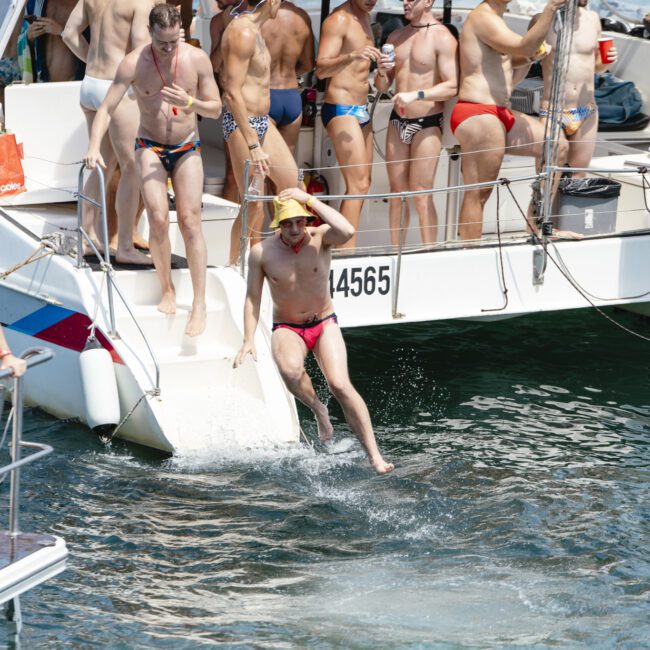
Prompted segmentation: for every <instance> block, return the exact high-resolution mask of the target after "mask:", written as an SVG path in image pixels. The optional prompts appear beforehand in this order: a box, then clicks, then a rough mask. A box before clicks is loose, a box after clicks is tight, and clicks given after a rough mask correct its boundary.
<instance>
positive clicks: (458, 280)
mask: <svg viewBox="0 0 650 650" xmlns="http://www.w3.org/2000/svg"><path fill="white" fill-rule="evenodd" d="M510 20H511V21H512V24H513V26H515V27H516V28H518V29H525V27H526V25H527V21H528V18H517V17H512V18H510ZM614 38H615V41H616V43H615V44H616V47H617V49H618V51H619V63H618V64H617V68H616V70H615V72H616V73H617V74H618V75H619V76H622V77H625V78H630V79H632V80H634V81H635V82H636V83H637V85H638V86H639V87H640V89H641V90H642V92H643V93H644V97H645V101H646V112H648V111H649V110H650V104H648V102H649V101H650V92H648V90H650V89H649V88H648V83H647V74H645V73H644V71H643V61H644V60H646V59H648V58H650V41H643V40H640V39H632V38H630V37H626V36H620V35H615V36H614ZM5 104H6V105H5V116H6V128H7V129H9V130H11V131H12V132H13V133H15V134H16V137H17V139H18V141H19V142H21V143H22V145H23V147H24V152H25V158H24V161H23V166H24V170H25V176H26V186H27V191H26V192H24V193H22V194H19V195H16V196H12V197H4V198H0V241H1V242H2V246H1V247H0V322H2V324H3V325H4V326H5V327H6V328H7V336H8V339H9V341H10V343H11V345H12V347H15V348H16V349H22V348H25V347H28V346H31V345H33V344H34V343H35V342H47V344H48V345H50V346H52V347H53V348H54V349H55V351H56V360H55V361H54V362H53V363H51V364H49V366H48V367H43V368H39V369H38V370H36V371H35V372H33V373H31V376H30V380H29V381H28V382H27V385H26V398H27V400H28V401H30V402H32V403H35V404H38V405H39V406H41V407H42V408H43V409H45V410H46V411H48V412H50V413H53V414H55V415H57V416H59V417H75V418H78V419H79V420H81V421H83V422H86V421H87V410H88V404H87V403H85V401H84V399H83V396H82V384H81V376H80V371H79V355H80V353H81V351H82V350H83V348H84V345H85V343H86V339H87V338H88V332H89V327H90V325H91V324H92V322H93V321H94V322H96V326H97V336H98V339H99V340H100V342H101V343H102V345H103V347H104V348H105V349H106V350H108V351H109V352H110V354H111V355H112V359H113V369H114V373H115V376H116V378H117V388H118V394H119V405H120V417H119V420H120V421H119V422H117V423H113V424H114V425H115V426H114V427H113V428H112V432H111V433H116V435H117V436H118V437H120V438H123V439H126V440H130V441H133V442H136V443H139V444H143V445H147V446H149V447H153V448H156V449H160V450H162V451H165V452H175V451H182V450H186V449H200V448H202V447H204V446H205V445H207V444H209V443H210V442H212V441H214V442H222V441H223V440H228V439H229V438H230V437H231V438H232V439H236V440H237V441H239V442H240V443H241V442H242V441H243V442H245V443H250V444H257V443H259V442H261V441H272V442H276V443H285V442H295V441H297V440H298V437H299V433H300V426H299V422H298V417H297V413H296V407H295V403H294V400H293V398H292V397H291V396H290V395H289V393H288V392H287V391H286V388H285V387H284V385H283V384H282V381H281V379H280V377H279V374H278V372H277V370H276V368H275V365H274V364H273V361H272V358H271V352H270V310H269V301H268V300H267V301H266V309H265V310H263V311H264V313H263V315H262V316H263V317H262V323H261V325H262V326H261V327H260V328H258V333H257V339H256V347H257V351H258V362H257V363H253V362H252V361H247V362H246V363H245V364H244V366H243V367H242V368H240V369H238V370H237V371H236V372H235V371H233V370H232V360H233V358H234V356H235V354H236V351H237V349H238V348H239V346H240V344H241V340H242V334H243V301H244V295H245V282H244V280H243V278H242V276H241V275H240V273H239V270H238V269H233V268H230V267H228V266H227V259H228V247H229V240H230V229H231V225H232V222H233V220H234V218H235V216H236V213H237V209H238V206H236V205H234V204H231V203H228V202H227V201H224V200H223V199H221V198H220V197H219V196H215V194H219V193H220V190H221V189H222V186H223V180H224V179H223V177H224V175H225V173H224V170H225V167H224V154H223V142H222V140H221V134H220V128H219V125H218V124H217V123H216V122H214V121H212V120H202V121H201V123H200V132H201V140H202V155H203V159H204V167H205V176H206V178H205V189H206V191H209V192H210V193H206V194H204V198H203V229H204V234H205V236H206V240H207V246H208V263H209V265H210V267H209V268H208V278H207V280H208V281H207V302H208V326H207V329H206V332H205V333H204V334H203V335H201V336H200V337H197V338H195V339H190V338H188V337H186V336H185V334H184V328H185V321H186V317H187V313H188V309H189V305H190V303H191V286H190V278H189V272H188V270H187V269H185V268H180V267H179V268H176V269H175V270H173V276H174V283H175V285H176V288H177V297H178V302H179V310H178V313H177V314H176V315H175V316H166V315H163V314H161V313H159V312H158V311H157V309H156V305H157V303H158V300H159V286H158V280H157V278H156V275H155V272H154V271H153V270H151V269H142V268H137V269H136V268H131V269H128V268H120V267H119V266H116V267H115V268H114V269H110V268H108V267H104V270H101V267H99V266H95V267H91V266H88V265H86V264H81V265H79V264H78V261H77V259H76V256H75V251H76V232H75V231H76V228H77V217H76V209H77V206H76V192H77V177H78V171H79V161H80V160H81V159H82V158H83V155H84V153H85V151H86V148H87V135H86V127H85V121H84V119H83V116H82V113H81V110H80V108H79V84H78V83H75V82H69V83H58V84H31V85H14V86H10V87H8V88H7V89H6V102H5ZM44 107H47V118H46V119H44V118H43V108H44ZM390 108H391V103H390V102H387V101H380V102H379V103H378V104H377V107H376V111H375V118H374V119H375V122H374V123H375V129H376V131H377V133H376V136H377V139H378V141H382V140H383V138H384V133H383V128H384V127H383V125H385V124H386V123H387V120H388V113H389V111H390ZM450 108H451V107H448V110H447V114H448V113H449V109H450ZM446 133H447V134H448V133H449V129H446ZM613 135H616V136H618V135H619V134H601V136H602V143H601V146H600V148H599V152H600V153H599V157H598V158H595V159H594V160H593V162H592V166H593V167H594V168H595V169H603V170H610V171H603V172H602V175H605V176H609V177H613V178H616V179H617V180H619V181H620V182H621V183H622V192H621V196H620V198H619V201H618V207H617V211H616V214H615V215H609V216H607V215H600V216H599V217H598V218H605V219H609V221H610V223H611V228H609V229H608V230H610V231H611V232H608V233H606V234H599V235H594V236H586V237H585V238H584V239H582V240H580V241H556V242H554V241H545V242H544V245H541V244H540V243H537V242H532V241H531V240H530V238H529V236H527V235H526V233H525V222H524V219H523V217H522V214H521V213H520V210H519V207H521V208H522V209H523V210H524V211H525V209H526V206H527V204H528V200H529V197H530V182H531V179H532V178H533V177H534V176H535V171H534V165H533V161H532V160H531V159H526V158H515V157H510V156H506V160H505V162H504V166H503V169H502V175H503V176H506V177H508V178H509V179H510V181H511V182H510V185H509V186H508V188H509V189H510V190H512V193H511V192H510V191H508V188H506V187H505V186H502V187H501V188H500V191H499V193H498V196H497V193H496V192H494V193H493V196H492V198H491V200H490V202H489V203H488V205H487V207H486V218H485V222H484V228H483V238H482V240H481V241H480V242H474V243H472V244H471V245H470V246H468V245H467V244H464V243H463V242H460V241H457V239H456V232H455V230H456V220H457V210H458V203H459V201H458V200H456V201H454V200H453V197H454V196H457V193H456V192H452V193H450V194H449V195H448V196H450V197H452V199H450V200H447V199H445V197H444V196H443V195H442V194H441V195H436V205H437V208H438V214H439V216H440V218H441V220H442V218H443V215H445V218H446V221H445V222H444V223H442V224H441V227H440V236H439V238H438V242H437V244H435V245H430V246H428V247H423V246H421V245H420V244H418V242H419V232H418V228H417V225H416V224H413V223H412V225H411V227H410V228H409V229H408V231H407V232H406V233H405V235H404V242H403V245H401V246H399V247H395V246H391V245H390V233H389V230H388V226H387V224H388V216H387V206H388V204H387V200H386V188H387V186H388V183H387V179H386V174H385V169H384V165H383V161H382V160H381V158H380V157H377V159H376V161H375V165H376V166H375V173H374V175H373V184H372V187H371V190H370V192H371V195H375V196H374V198H373V197H372V196H371V198H369V199H368V200H367V201H366V203H365V208H364V213H363V215H362V221H361V226H360V231H359V236H358V247H357V249H356V250H354V251H349V250H344V251H336V254H335V257H334V260H333V264H332V273H331V292H332V296H333V298H334V303H335V308H336V311H337V313H338V315H339V322H340V323H341V325H342V326H343V327H367V326H375V325H400V324H403V323H410V322H435V321H439V320H450V319H472V320H494V319H500V318H508V317H514V316H521V315H524V314H529V313H536V312H539V311H557V310H564V309H576V308H585V307H590V306H591V305H632V306H635V307H636V308H638V309H645V308H646V305H647V303H648V302H649V295H648V291H647V287H646V284H647V283H646V278H647V277H649V276H650V274H649V271H650V213H648V211H647V209H646V206H647V204H648V203H650V191H649V190H648V189H647V185H645V186H644V180H643V179H644V175H643V174H642V173H640V172H639V171H638V167H639V166H641V167H643V166H645V165H650V158H649V157H648V155H647V153H646V152H645V151H642V150H641V149H640V148H639V147H640V143H646V145H647V142H650V132H649V131H648V129H646V130H645V131H641V132H632V133H625V134H621V137H620V138H619V140H624V141H625V144H621V143H620V142H615V141H614V140H613V137H612V136H613ZM444 146H445V148H446V152H445V153H443V155H442V157H441V160H440V164H439V169H438V173H437V179H436V183H435V187H437V188H446V187H448V186H455V185H458V184H459V180H457V178H459V170H458V169H457V167H455V165H457V163H454V162H453V157H454V156H456V154H457V153H458V151H457V149H456V148H455V146H456V143H455V142H454V141H453V139H451V138H450V137H449V136H448V135H446V136H445V142H444ZM612 153H618V154H619V155H610V154H612ZM297 159H298V163H299V165H300V166H301V167H304V168H309V167H315V168H323V170H322V173H323V175H324V176H325V177H326V178H327V180H328V181H329V185H330V191H331V192H332V193H333V194H334V193H336V194H341V193H342V183H341V179H340V175H339V173H338V170H337V169H336V161H335V160H334V156H333V147H332V146H331V142H330V141H329V139H328V137H327V135H326V133H325V132H324V130H323V128H322V124H321V122H320V120H317V123H316V126H315V127H310V128H309V127H305V128H303V129H302V132H301V136H300V141H299V145H298V151H297ZM628 172H629V173H628ZM517 179H523V180H519V181H518V180H517ZM457 198H458V197H457ZM592 216H593V215H592ZM171 217H172V218H171V221H172V223H171V239H172V246H173V253H174V254H175V255H177V256H179V257H180V258H181V262H182V258H183V256H184V250H183V243H182V238H181V237H180V232H179V229H178V226H177V224H176V222H175V215H174V214H173V213H172V215H171ZM497 217H498V219H497ZM585 219H587V220H588V215H586V214H585ZM413 221H415V219H412V222H413ZM144 234H145V235H146V233H144ZM181 266H182V264H181ZM105 271H109V272H110V274H111V278H112V282H113V284H114V286H115V289H116V294H115V297H114V301H113V302H114V321H115V322H114V326H113V323H112V319H111V304H110V301H109V299H108V294H107V286H108V284H109V282H108V281H107V279H106V273H105ZM244 272H245V269H244ZM94 399H96V400H101V399H102V395H101V391H100V394H98V395H96V396H95V398H94Z"/></svg>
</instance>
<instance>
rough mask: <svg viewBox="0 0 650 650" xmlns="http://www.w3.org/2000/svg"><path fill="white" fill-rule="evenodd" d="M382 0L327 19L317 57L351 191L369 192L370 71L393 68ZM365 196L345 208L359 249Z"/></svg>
mask: <svg viewBox="0 0 650 650" xmlns="http://www.w3.org/2000/svg"><path fill="white" fill-rule="evenodd" d="M376 3H377V0H348V1H347V2H346V3H344V4H342V5H341V6H340V7H338V8H337V9H335V10H334V11H333V12H332V13H331V14H330V15H329V16H328V17H327V18H326V19H325V22H324V23H323V26H322V29H321V40H320V45H319V48H318V58H317V60H316V76H317V77H318V78H319V79H327V80H328V83H327V90H326V92H325V103H324V104H323V106H322V108H321V119H322V120H323V126H324V127H325V128H326V129H327V133H328V135H329V137H330V139H331V140H332V144H333V145H334V151H335V152H336V159H337V161H338V163H339V165H341V173H342V174H343V179H344V180H345V193H346V194H367V193H368V190H369V189H370V178H371V168H372V166H371V163H372V124H371V123H370V115H369V114H368V108H367V102H368V73H369V71H370V64H371V63H372V62H373V61H376V62H377V64H378V69H379V71H380V72H382V73H383V72H385V71H386V70H388V69H389V68H390V67H391V66H392V61H391V60H390V59H389V57H387V56H385V55H382V53H381V52H380V51H379V50H378V49H377V48H376V47H375V41H374V38H373V34H372V29H371V28H370V12H371V11H372V9H373V7H374V6H375V4H376ZM362 207H363V201H362V200H345V201H343V203H342V204H341V212H342V213H343V215H344V216H345V218H346V219H347V220H348V221H349V222H350V223H351V224H352V226H353V228H354V230H355V235H353V236H352V237H351V238H350V239H349V241H348V242H347V243H346V244H345V246H346V247H350V248H352V247H354V245H355V244H356V230H357V229H358V227H359V218H360V217H361V209H362Z"/></svg>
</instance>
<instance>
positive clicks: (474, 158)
mask: <svg viewBox="0 0 650 650" xmlns="http://www.w3.org/2000/svg"><path fill="white" fill-rule="evenodd" d="M509 1H510V0H484V1H483V2H482V3H481V4H480V5H479V6H478V7H476V9H473V10H472V11H471V12H470V13H469V16H468V17H467V20H466V21H465V24H464V26H463V30H462V32H461V35H460V71H461V74H460V92H459V100H458V103H457V104H456V106H455V107H454V111H453V113H452V115H451V130H452V132H453V133H455V135H456V137H457V138H458V142H459V143H460V148H461V153H462V166H461V169H462V172H463V180H464V182H465V183H480V182H487V181H494V180H496V178H497V177H498V175H499V169H500V168H501V161H502V160H503V156H504V154H505V147H508V153H510V154H516V155H521V156H536V157H537V156H539V155H540V154H541V150H542V146H543V145H542V141H543V139H544V126H543V125H542V124H541V123H540V121H539V120H538V119H536V118H534V117H530V116H529V115H525V114H523V113H519V112H517V111H510V110H509V109H508V108H507V104H508V101H509V100H510V95H511V93H512V88H513V59H515V60H519V61H521V60H522V59H523V60H524V61H525V60H526V58H532V57H534V56H535V54H536V52H537V50H538V48H539V47H540V46H541V44H542V43H543V41H544V38H545V37H546V34H547V33H548V30H549V28H550V26H551V22H552V20H553V16H554V15H555V11H556V9H558V8H559V7H561V6H563V5H564V4H565V2H566V0H548V3H547V4H546V7H545V8H544V11H543V12H542V13H541V14H540V17H539V20H538V21H537V23H536V24H535V25H533V27H532V28H531V29H530V30H529V31H528V32H527V33H526V34H525V35H524V36H519V35H518V34H516V33H515V32H513V31H511V30H510V29H509V28H508V26H507V25H506V23H505V21H504V20H503V17H502V16H503V14H504V12H505V10H506V7H507V5H508V2H509ZM474 152H475V153H474ZM566 154H567V143H566V142H560V143H559V157H558V158H559V164H563V163H564V160H566ZM491 193H492V187H488V188H485V189H474V190H465V193H464V197H463V204H462V207H461V211H460V219H459V225H460V228H459V232H460V237H461V239H480V238H481V233H482V226H483V207H484V206H485V203H486V202H487V200H488V198H489V197H490V194H491ZM529 228H531V229H534V228H535V226H534V224H533V223H530V222H529Z"/></svg>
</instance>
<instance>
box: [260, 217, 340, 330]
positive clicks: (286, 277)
mask: <svg viewBox="0 0 650 650" xmlns="http://www.w3.org/2000/svg"><path fill="white" fill-rule="evenodd" d="M326 230H327V227H326V226H320V227H318V228H307V229H306V235H305V241H304V243H303V244H302V245H301V246H300V255H296V254H295V253H294V251H293V250H292V249H291V248H289V246H287V244H285V243H284V242H283V241H282V240H281V239H280V233H279V232H278V233H276V234H275V235H274V236H272V237H269V238H268V239H265V240H264V241H263V242H262V243H261V246H262V261H261V263H262V269H263V271H264V275H265V277H266V279H267V282H268V284H269V289H270V290H271V297H272V298H273V305H274V316H273V318H274V320H275V321H283V322H287V323H303V322H305V321H308V320H312V319H320V318H323V317H325V316H327V315H328V314H331V313H332V311H334V308H333V307H332V300H331V298H330V292H329V270H330V263H331V258H332V252H331V251H332V249H331V247H330V246H325V245H324V244H323V232H324V231H326Z"/></svg>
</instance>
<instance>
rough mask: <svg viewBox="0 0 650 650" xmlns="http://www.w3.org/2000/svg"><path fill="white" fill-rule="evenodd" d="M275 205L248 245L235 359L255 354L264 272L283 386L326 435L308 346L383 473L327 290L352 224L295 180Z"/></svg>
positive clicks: (237, 363) (387, 466) (326, 436)
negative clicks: (270, 231)
mask: <svg viewBox="0 0 650 650" xmlns="http://www.w3.org/2000/svg"><path fill="white" fill-rule="evenodd" d="M274 207H275V217H274V219H273V221H272V222H271V227H272V228H275V229H276V233H275V235H273V236H271V237H268V238H267V239H265V240H263V241H262V242H260V243H258V244H256V245H255V246H253V247H252V248H251V253H250V256H249V258H248V290H247V293H246V302H245V305H244V342H243V345H242V347H241V348H240V350H239V352H238V353H237V356H236V357H235V361H234V364H233V365H234V367H235V368H237V367H238V366H240V365H241V364H242V363H243V361H244V359H245V358H246V356H247V355H249V354H250V355H251V356H252V357H253V359H256V352H255V343H254V341H255V330H256V329H257V323H258V321H259V315H260V303H261V300H262V289H263V287H264V280H265V279H266V281H267V283H268V285H269V289H270V291H271V299H272V300H273V320H274V323H273V334H272V336H271V350H272V353H273V359H274V361H275V363H276V365H277V367H278V370H279V371H280V374H281V375H282V379H283V380H284V382H285V384H286V385H287V388H288V389H289V390H290V391H291V392H292V393H293V395H295V397H296V398H297V399H299V400H300V401H301V402H302V403H303V404H304V405H305V406H307V407H308V408H310V409H311V410H312V412H313V413H314V415H315V417H316V423H317V426H318V433H319V437H320V439H321V440H322V441H327V440H330V439H331V437H332V433H333V428H332V423H331V422H330V419H329V414H328V411H327V407H326V406H325V405H324V404H323V403H322V402H321V401H320V399H319V398H318V395H317V394H316V391H315V390H314V386H313V384H312V382H311V379H310V378H309V375H308V374H307V372H306V371H305V358H306V357H307V355H308V354H309V352H310V351H312V352H313V353H314V356H315V357H316V360H317V361H318V364H319V366H320V368H321V370H322V372H323V375H324V376H325V379H326V380H327V383H328V385H329V388H330V390H331V391H332V393H333V394H334V397H336V399H337V401H338V402H339V404H340V405H341V408H342V409H343V413H344V415H345V418H346V420H347V422H348V424H349V425H350V428H351V429H352V431H353V433H354V434H355V435H356V436H357V438H358V439H359V441H360V442H361V444H362V445H363V447H364V449H365V450H366V453H367V454H368V459H369V460H370V464H371V465H372V467H373V469H374V470H375V471H376V472H377V473H379V474H386V473H387V472H390V471H391V470H392V469H393V468H394V466H393V464H392V463H387V462H386V461H385V460H384V459H383V458H382V456H381V453H380V452H379V449H378V447H377V441H376V440H375V434H374V432H373V428H372V422H371V420H370V414H369V413H368V407H367V406H366V403H365V402H364V401H363V398H362V397H361V395H359V393H358V392H357V391H356V389H355V388H354V386H353V385H352V383H351V382H350V377H349V375H348V363H347V352H346V349H345V341H344V340H343V336H342V335H341V330H340V329H339V326H338V322H337V319H336V314H335V313H334V307H333V305H332V299H331V297H330V291H329V273H330V266H331V261H332V247H334V246H340V245H341V244H345V243H346V242H347V241H348V240H349V239H350V238H351V237H352V235H353V234H354V228H353V227H352V225H351V224H350V222H349V221H348V220H347V219H346V218H345V217H344V216H343V215H342V214H341V213H339V212H337V211H336V210H334V208H331V207H330V206H328V205H326V204H325V203H322V202H321V201H319V200H318V199H317V198H316V197H315V196H311V195H310V194H307V192H303V191H302V190H300V189H298V188H294V189H287V190H284V191H283V192H280V195H279V196H278V197H277V198H276V199H275V201H274ZM308 208H309V209H311V210H313V211H314V212H315V213H316V214H317V215H318V216H319V217H320V218H321V220H322V222H323V223H322V225H320V226H318V227H309V226H308V221H309V220H310V219H313V218H314V215H313V214H311V213H310V212H309V211H308Z"/></svg>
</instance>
